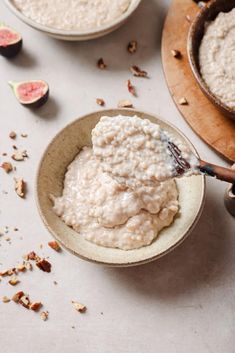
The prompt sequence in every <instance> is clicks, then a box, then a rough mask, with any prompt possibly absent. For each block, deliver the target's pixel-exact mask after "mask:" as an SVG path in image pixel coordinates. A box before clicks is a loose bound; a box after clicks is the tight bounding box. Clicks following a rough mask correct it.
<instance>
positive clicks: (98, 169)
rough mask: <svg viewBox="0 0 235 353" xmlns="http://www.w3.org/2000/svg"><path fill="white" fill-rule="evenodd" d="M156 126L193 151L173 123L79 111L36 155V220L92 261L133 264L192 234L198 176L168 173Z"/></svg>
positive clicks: (118, 112)
mask: <svg viewBox="0 0 235 353" xmlns="http://www.w3.org/2000/svg"><path fill="white" fill-rule="evenodd" d="M162 129H164V133H166V134H167V136H168V135H169V136H171V138H174V140H175V141H178V142H177V145H178V146H180V149H181V150H182V151H183V152H184V153H185V156H187V155H188V151H190V153H191V151H193V153H194V154H195V155H197V152H196V151H195V149H194V147H193V146H192V145H191V144H190V142H189V141H188V140H187V139H186V138H185V137H184V136H183V135H182V134H181V133H180V132H179V131H178V130H177V129H176V128H175V127H173V126H172V125H170V124H169V123H167V122H166V121H164V120H161V119H159V118H157V117H155V116H152V115H149V114H147V113H143V112H138V111H134V110H128V109H114V110H104V111H99V112H95V113H92V114H89V115H86V116H84V117H82V118H79V119H77V120H75V121H74V122H73V123H71V124H69V125H68V126H66V127H65V128H64V129H63V130H62V131H61V132H59V133H58V134H57V135H56V137H55V138H54V139H53V140H52V142H51V143H50V144H49V146H48V147H47V149H46V151H45V153H44V155H43V157H42V159H41V162H40V165H39V169H38V174H37V182H36V195H37V204H38V209H39V213H40V215H41V217H42V220H43V222H44V223H45V225H46V227H47V228H48V230H49V231H50V232H51V234H52V235H53V236H54V237H55V238H56V239H57V240H58V241H59V242H60V243H61V244H62V245H63V246H64V247H65V248H67V249H68V250H69V251H71V252H72V253H73V254H75V255H77V256H79V257H80V258H82V259H85V260H88V261H92V262H95V263H100V264H105V265H109V266H133V265H138V264H142V263H146V262H149V261H152V260H155V259H157V258H159V257H161V256H163V255H165V254H166V253H168V252H169V251H171V250H173V249H174V248H175V247H176V246H177V245H179V244H180V243H181V242H182V241H183V240H184V239H185V238H186V236H187V235H188V234H189V233H190V232H191V230H192V229H193V227H194V225H195V224H196V222H197V221H198V219H199V217H200V214H201V211H202V207H203V203H204V193H205V180H204V177H203V176H202V175H191V176H187V177H183V178H177V179H172V178H171V179H169V178H168V177H169V176H171V173H172V166H171V164H169V163H168V161H167V158H168V156H167V155H166V154H165V149H164V148H163V146H162V144H161V141H160V136H161V131H163V130H162ZM143 131H144V134H143ZM156 151H157V155H156V153H155V152H156ZM159 151H160V153H159ZM146 154H147V155H148V158H145V155H146ZM166 161H167V162H166ZM154 166H155V167H154ZM155 177H156V179H155Z"/></svg>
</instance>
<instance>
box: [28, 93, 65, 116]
mask: <svg viewBox="0 0 235 353" xmlns="http://www.w3.org/2000/svg"><path fill="white" fill-rule="evenodd" d="M32 113H33V114H34V115H35V116H37V117H40V118H42V119H46V120H53V119H56V118H57V115H58V113H59V105H58V102H57V101H56V100H55V98H54V97H49V99H48V101H47V102H46V104H45V105H43V106H42V107H40V108H38V109H33V110H32Z"/></svg>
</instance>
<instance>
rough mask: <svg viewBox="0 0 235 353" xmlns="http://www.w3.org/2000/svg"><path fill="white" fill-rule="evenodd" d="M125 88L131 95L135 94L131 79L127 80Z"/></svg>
mask: <svg viewBox="0 0 235 353" xmlns="http://www.w3.org/2000/svg"><path fill="white" fill-rule="evenodd" d="M127 89H128V91H129V92H130V94H132V95H133V96H136V90H135V87H134V86H133V85H132V83H131V80H128V81H127Z"/></svg>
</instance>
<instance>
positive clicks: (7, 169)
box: [1, 162, 13, 174]
mask: <svg viewBox="0 0 235 353" xmlns="http://www.w3.org/2000/svg"><path fill="white" fill-rule="evenodd" d="M1 168H2V169H4V170H5V172H6V173H7V174H8V173H10V172H12V170H13V166H12V164H11V163H9V162H4V163H2V165H1Z"/></svg>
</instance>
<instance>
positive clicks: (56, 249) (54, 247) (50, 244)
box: [48, 240, 61, 252]
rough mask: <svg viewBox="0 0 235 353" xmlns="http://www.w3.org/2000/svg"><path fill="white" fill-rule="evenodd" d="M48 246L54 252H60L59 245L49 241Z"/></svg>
mask: <svg viewBox="0 0 235 353" xmlns="http://www.w3.org/2000/svg"><path fill="white" fill-rule="evenodd" d="M48 245H49V246H50V247H51V248H52V249H53V250H55V251H57V252H58V251H60V250H61V247H60V244H59V243H57V241H55V240H54V241H49V243H48Z"/></svg>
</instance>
